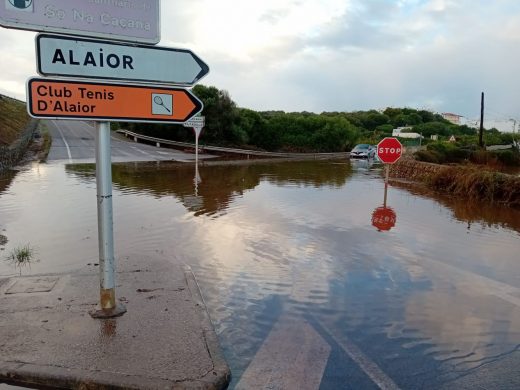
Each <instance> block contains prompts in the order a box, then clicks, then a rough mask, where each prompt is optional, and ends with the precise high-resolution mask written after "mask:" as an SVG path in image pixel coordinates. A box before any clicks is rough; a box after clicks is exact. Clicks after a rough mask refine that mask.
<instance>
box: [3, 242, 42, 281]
mask: <svg viewBox="0 0 520 390" xmlns="http://www.w3.org/2000/svg"><path fill="white" fill-rule="evenodd" d="M35 254H36V251H35V250H34V248H33V247H31V245H30V244H26V245H24V246H20V247H17V248H15V249H13V250H12V251H11V253H9V255H8V256H7V257H6V258H5V260H6V261H7V262H8V263H10V264H12V265H14V267H15V268H19V269H20V275H21V274H22V268H23V267H27V266H29V267H30V266H31V263H32V262H33V261H34V255H35Z"/></svg>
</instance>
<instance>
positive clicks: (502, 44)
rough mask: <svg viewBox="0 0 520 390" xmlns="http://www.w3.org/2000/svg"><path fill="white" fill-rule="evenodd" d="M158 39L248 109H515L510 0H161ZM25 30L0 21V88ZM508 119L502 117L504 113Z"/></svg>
mask: <svg viewBox="0 0 520 390" xmlns="http://www.w3.org/2000/svg"><path fill="white" fill-rule="evenodd" d="M161 23H162V41H161V45H165V46H180V47H187V48H190V49H192V50H194V51H195V52H196V53H197V54H198V55H199V56H201V57H202V58H203V59H204V60H205V61H206V62H207V63H208V64H209V65H210V68H211V73H210V75H209V76H208V77H207V78H205V79H204V81H203V82H204V83H205V84H212V85H215V86H217V87H218V88H222V89H226V90H228V91H229V92H230V94H231V96H232V97H233V98H234V99H235V100H236V101H237V103H238V105H240V106H244V107H249V108H253V109H265V110H267V109H281V110H287V111H296V110H298V111H300V110H307V111H316V112H321V111H329V110H357V109H368V108H382V107H386V106H404V105H409V106H412V107H418V108H422V107H426V108H430V109H433V110H438V111H450V112H456V113H459V114H461V115H464V116H466V117H469V118H477V117H478V111H479V99H480V92H481V91H485V92H486V95H487V96H488V99H487V107H488V110H489V111H488V113H489V116H490V119H509V118H517V119H520V113H519V108H520V107H519V104H518V101H520V88H518V86H517V83H516V81H515V80H516V79H517V75H516V72H517V71H516V68H517V66H516V64H517V63H518V62H519V61H520V51H519V50H518V43H519V41H520V4H519V3H518V2H517V1H515V0H501V1H496V2H478V4H477V3H475V2H473V1H470V0H395V1H386V0H363V1H362V0H349V1H345V0H288V1H284V2H280V1H278V0H264V1H257V0H249V1H237V0H221V1H219V2H215V1H210V0H178V1H175V2H170V1H163V2H162V19H161ZM33 36H34V34H33V33H27V32H21V31H14V30H5V29H0V50H1V51H2V58H3V60H2V61H0V91H4V92H8V94H13V93H14V94H16V95H17V96H19V97H21V96H23V94H24V90H23V85H24V82H25V79H26V78H27V77H28V76H29V75H30V74H34V70H35V66H34V64H32V65H31V63H33V62H34V61H35V59H34V42H33V38H32V37H33ZM507 128H510V126H509V125H508V126H507Z"/></svg>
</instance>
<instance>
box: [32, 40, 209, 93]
mask: <svg viewBox="0 0 520 390" xmlns="http://www.w3.org/2000/svg"><path fill="white" fill-rule="evenodd" d="M36 54H37V58H38V73H40V74H41V75H43V76H72V77H86V78H96V79H113V80H130V81H144V82H153V83H166V84H177V85H182V86H191V85H193V84H195V83H196V82H198V81H199V80H200V79H201V78H202V77H204V76H205V75H206V74H208V72H209V67H208V65H207V64H206V63H205V62H204V61H202V60H201V59H200V58H199V57H197V56H196V55H195V54H194V53H193V52H191V51H190V50H186V49H174V48H167V47H158V46H145V45H127V44H123V43H115V42H106V41H100V40H94V39H82V38H81V39H80V38H75V37H63V36H56V35H49V34H39V35H38V36H37V37H36Z"/></svg>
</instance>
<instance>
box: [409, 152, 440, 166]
mask: <svg viewBox="0 0 520 390" xmlns="http://www.w3.org/2000/svg"><path fill="white" fill-rule="evenodd" d="M414 156H415V159H416V160H419V161H424V162H429V163H434V164H441V163H442V162H443V161H442V160H443V156H442V155H441V154H440V153H439V152H437V151H435V150H419V151H418V152H415V154H414Z"/></svg>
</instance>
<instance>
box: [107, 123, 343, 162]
mask: <svg viewBox="0 0 520 390" xmlns="http://www.w3.org/2000/svg"><path fill="white" fill-rule="evenodd" d="M117 132H118V133H120V134H123V135H124V136H125V137H130V138H133V139H134V142H139V140H144V141H148V142H153V143H154V144H155V145H156V146H157V147H161V145H170V146H175V147H180V148H190V149H195V144H191V143H188V142H178V141H170V140H167V139H162V138H155V137H149V136H147V135H143V134H138V133H134V132H132V131H128V130H117ZM199 149H200V150H204V151H207V152H216V153H226V154H240V155H243V156H248V157H249V156H259V157H283V158H298V159H313V160H326V159H335V158H347V159H348V158H350V153H349V152H337V153H279V152H264V151H260V150H249V149H237V148H224V147H221V146H207V145H206V146H203V147H200V146H199Z"/></svg>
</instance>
